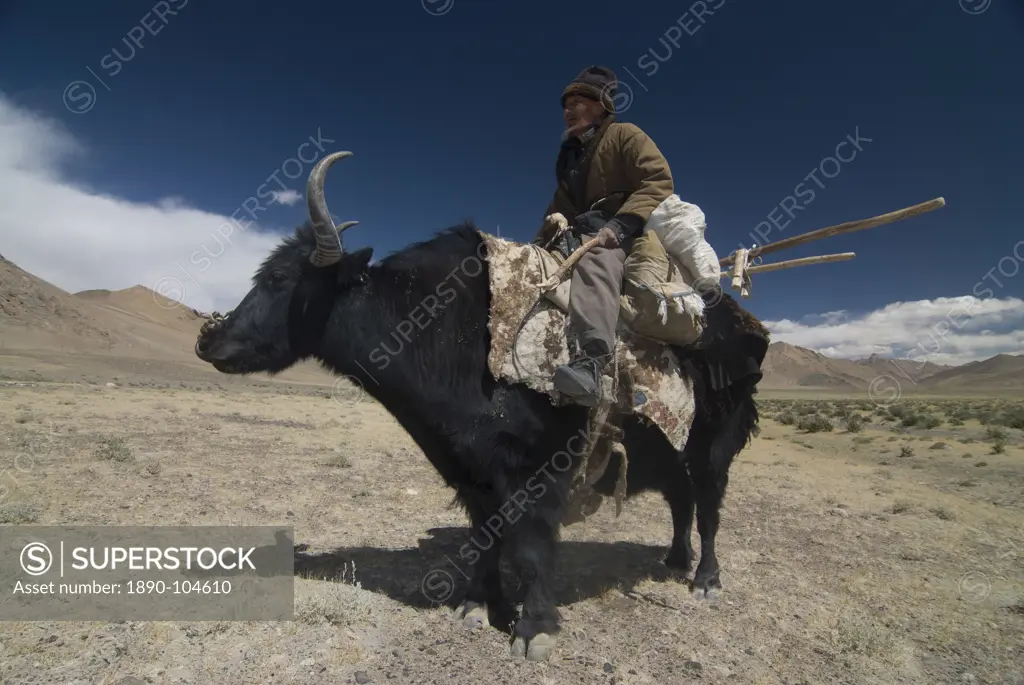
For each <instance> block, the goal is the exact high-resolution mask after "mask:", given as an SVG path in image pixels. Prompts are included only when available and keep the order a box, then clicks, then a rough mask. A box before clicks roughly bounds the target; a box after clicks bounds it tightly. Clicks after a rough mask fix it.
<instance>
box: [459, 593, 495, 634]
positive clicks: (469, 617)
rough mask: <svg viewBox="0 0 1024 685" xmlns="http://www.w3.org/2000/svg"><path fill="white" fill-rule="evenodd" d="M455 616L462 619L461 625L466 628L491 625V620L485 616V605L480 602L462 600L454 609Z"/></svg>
mask: <svg viewBox="0 0 1024 685" xmlns="http://www.w3.org/2000/svg"><path fill="white" fill-rule="evenodd" d="M455 618H456V619H457V620H461V621H462V627H463V628H465V629H466V630H473V629H474V628H489V627H490V626H491V622H490V620H488V618H487V605H486V604H482V603H480V602H471V601H469V600H466V601H464V602H463V603H462V604H460V605H459V608H458V609H456V610H455Z"/></svg>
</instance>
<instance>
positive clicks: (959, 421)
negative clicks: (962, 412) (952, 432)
mask: <svg viewBox="0 0 1024 685" xmlns="http://www.w3.org/2000/svg"><path fill="white" fill-rule="evenodd" d="M949 425H950V426H962V425H964V420H963V419H961V418H960V417H959V416H954V417H953V418H951V419H950V420H949Z"/></svg>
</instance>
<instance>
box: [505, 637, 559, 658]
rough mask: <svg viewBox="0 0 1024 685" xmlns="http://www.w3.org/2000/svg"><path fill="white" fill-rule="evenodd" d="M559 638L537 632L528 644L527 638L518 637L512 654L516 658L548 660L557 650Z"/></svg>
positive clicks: (514, 642) (513, 644)
mask: <svg viewBox="0 0 1024 685" xmlns="http://www.w3.org/2000/svg"><path fill="white" fill-rule="evenodd" d="M557 643H558V638H556V637H555V636H554V635H548V634H547V633H537V634H536V635H534V636H533V638H531V639H530V644H529V646H527V644H526V640H525V639H524V638H521V637H517V638H516V639H515V640H514V641H513V642H512V656H513V657H515V658H523V657H526V660H527V661H547V660H548V659H550V658H551V655H552V654H553V653H554V651H555V645H556V644H557Z"/></svg>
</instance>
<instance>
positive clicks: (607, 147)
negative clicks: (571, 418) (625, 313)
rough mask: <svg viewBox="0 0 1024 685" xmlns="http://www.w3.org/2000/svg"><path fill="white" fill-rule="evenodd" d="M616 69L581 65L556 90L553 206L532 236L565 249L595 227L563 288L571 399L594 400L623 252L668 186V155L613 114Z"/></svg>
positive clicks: (607, 352)
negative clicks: (558, 118)
mask: <svg viewBox="0 0 1024 685" xmlns="http://www.w3.org/2000/svg"><path fill="white" fill-rule="evenodd" d="M617 89H618V79H617V78H616V76H615V72H613V71H612V70H611V69H608V68H607V67H602V66H596V65H595V66H590V67H587V68H586V69H584V70H583V71H582V72H580V74H579V75H578V76H577V77H576V78H575V79H574V80H573V81H572V82H571V83H570V84H569V85H568V86H566V88H565V90H564V91H563V92H562V116H563V118H564V119H565V126H566V129H565V132H564V133H563V135H562V145H561V149H560V150H559V153H558V160H557V162H556V164H555V175H556V178H557V180H558V187H557V188H556V190H555V196H554V199H553V200H552V201H551V204H550V205H549V206H548V209H547V212H545V216H546V217H547V216H550V215H551V214H554V213H558V214H561V215H562V216H564V217H565V218H566V219H567V220H568V222H569V227H568V230H565V231H563V232H561V233H559V234H557V235H551V229H552V228H554V227H555V226H554V225H553V224H552V223H550V222H545V225H544V226H543V227H542V228H541V229H540V231H539V232H538V234H537V236H536V237H535V238H534V240H533V242H534V243H535V244H539V245H542V246H544V247H547V248H549V249H554V250H557V251H559V252H561V253H562V255H563V256H568V255H570V254H572V252H573V251H574V250H575V249H576V248H578V247H580V246H581V245H582V243H583V241H584V240H587V239H589V238H592V237H593V236H594V235H595V234H596V235H597V236H598V237H599V238H600V239H601V242H600V243H599V244H598V246H597V247H594V248H593V249H591V250H590V251H589V252H587V254H586V255H584V256H583V258H582V259H581V260H580V261H579V262H578V263H577V264H576V267H575V269H574V270H573V274H572V282H571V287H570V291H569V332H568V338H569V356H570V361H569V363H568V364H566V365H563V366H560V367H559V368H558V369H557V370H556V371H555V375H554V379H553V383H554V386H555V388H556V389H557V390H558V391H559V392H561V393H563V394H565V395H567V396H569V397H570V398H571V399H573V400H574V401H575V402H576V403H577V404H581V405H584V406H594V405H596V404H597V403H598V402H599V400H600V376H601V371H602V369H603V368H604V366H605V365H606V364H607V363H608V361H609V360H610V359H611V355H612V352H613V350H614V349H615V324H616V321H617V320H618V316H619V295H620V292H621V289H622V274H623V268H624V263H625V260H626V257H627V256H628V255H629V252H630V249H631V247H632V245H633V242H634V241H635V240H636V238H637V237H639V236H640V234H641V232H642V231H643V229H644V225H645V224H646V223H647V220H648V219H649V218H650V216H651V212H653V211H654V210H655V209H656V208H657V207H658V205H659V204H661V202H662V201H664V200H665V199H666V198H668V197H669V196H670V195H671V194H672V193H673V185H672V173H671V171H670V170H669V166H668V161H667V160H666V159H665V157H664V156H663V155H662V154H661V151H660V150H658V147H657V146H656V145H655V144H654V141H653V140H651V138H650V137H649V136H648V135H647V134H646V133H644V132H643V131H642V130H641V129H640V127H638V126H636V125H635V124H629V123H623V122H619V121H616V120H615V105H614V97H615V94H616V91H617Z"/></svg>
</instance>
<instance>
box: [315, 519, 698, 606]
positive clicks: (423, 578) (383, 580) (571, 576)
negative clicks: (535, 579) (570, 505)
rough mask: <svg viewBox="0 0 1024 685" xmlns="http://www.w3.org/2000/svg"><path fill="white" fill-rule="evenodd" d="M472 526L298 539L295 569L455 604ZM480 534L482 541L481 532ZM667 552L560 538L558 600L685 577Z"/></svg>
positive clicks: (412, 601)
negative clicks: (413, 538)
mask: <svg viewBox="0 0 1024 685" xmlns="http://www.w3.org/2000/svg"><path fill="white" fill-rule="evenodd" d="M472 532H473V531H472V530H471V529H469V528H461V527H459V528H456V527H443V528H431V529H430V530H428V531H427V533H428V534H429V536H430V537H424V538H420V540H419V541H418V546H417V547H415V548H406V549H383V548H378V547H350V548H339V549H335V550H333V551H327V552H317V553H310V552H307V551H306V550H307V549H308V547H307V546H306V545H301V544H299V545H296V547H295V574H296V575H297V576H301V577H306V578H313V579H324V580H336V581H338V582H347V583H352V582H353V577H354V580H355V581H356V582H358V583H360V585H361V586H362V588H363V589H365V590H370V591H372V592H378V593H382V594H385V595H387V596H388V597H390V598H392V599H394V600H395V601H398V602H401V603H403V604H406V605H408V606H411V607H416V608H434V607H436V606H438V605H449V606H455V604H456V603H457V602H458V601H459V600H460V599H461V597H462V595H463V593H465V591H466V588H467V587H468V586H469V579H468V576H469V575H470V574H471V573H472V571H473V564H472V563H470V562H473V561H476V559H475V556H474V555H470V554H468V553H467V550H469V549H476V548H475V547H473V546H472V544H471V543H469V541H470V536H471V534H472ZM478 539H479V540H480V544H481V545H485V544H486V540H485V539H480V538H478ZM467 544H468V545H469V546H467ZM460 549H462V550H463V552H464V554H463V556H462V557H460V555H459V551H460ZM667 552H668V550H667V548H666V547H661V546H651V545H640V544H636V543H631V542H614V543H612V542H592V541H575V540H563V541H561V542H560V543H559V562H558V566H559V571H558V573H557V575H556V582H555V601H556V602H557V603H558V604H560V605H565V604H572V603H575V602H579V601H582V600H585V599H590V598H595V597H599V596H600V595H602V594H603V593H604V592H605V591H607V590H608V589H609V588H619V589H620V590H622V591H624V592H628V591H629V590H630V589H632V588H633V587H635V585H636V584H637V583H639V582H641V581H643V580H647V579H652V580H656V581H665V580H675V581H676V582H685V580H684V578H683V577H682V574H680V573H678V572H676V571H672V570H671V569H669V568H668V567H666V566H665V564H664V563H662V560H663V559H664V557H665V555H666V554H667ZM502 566H503V568H502V570H503V574H502V576H503V581H504V584H505V588H506V592H507V593H508V596H509V597H510V598H511V599H512V601H513V602H521V601H522V598H523V597H522V592H523V590H524V589H525V588H522V587H520V586H519V584H518V582H517V579H516V577H515V575H514V574H513V573H512V571H511V569H510V567H509V566H508V564H507V563H503V564H502ZM353 569H354V570H353Z"/></svg>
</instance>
